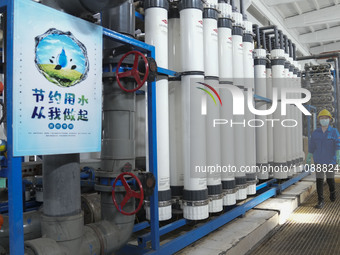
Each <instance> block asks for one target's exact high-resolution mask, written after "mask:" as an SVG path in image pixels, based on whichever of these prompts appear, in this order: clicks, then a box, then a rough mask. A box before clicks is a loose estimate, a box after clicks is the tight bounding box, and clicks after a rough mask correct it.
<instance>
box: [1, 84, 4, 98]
mask: <svg viewBox="0 0 340 255" xmlns="http://www.w3.org/2000/svg"><path fill="white" fill-rule="evenodd" d="M3 91H4V84H3V83H2V82H1V81H0V95H2V92H3Z"/></svg>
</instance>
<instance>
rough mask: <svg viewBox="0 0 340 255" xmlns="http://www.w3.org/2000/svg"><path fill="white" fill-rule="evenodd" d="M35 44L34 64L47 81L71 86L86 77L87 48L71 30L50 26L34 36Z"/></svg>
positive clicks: (87, 64) (87, 63)
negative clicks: (61, 29) (64, 30)
mask: <svg viewBox="0 0 340 255" xmlns="http://www.w3.org/2000/svg"><path fill="white" fill-rule="evenodd" d="M35 45H36V46H35V64H36V66H37V68H38V70H39V72H40V73H41V74H43V75H44V76H45V78H46V79H47V80H48V81H50V82H52V83H54V84H56V85H58V86H60V87H72V86H75V85H76V84H78V83H80V82H82V81H83V80H85V79H86V77H87V73H88V71H89V60H88V56H87V50H86V47H85V46H84V44H83V43H82V42H80V41H79V40H78V39H77V38H75V37H74V36H73V34H72V33H71V32H69V31H68V32H63V31H60V30H58V29H55V28H51V29H49V30H48V31H46V32H45V33H44V34H42V35H39V36H37V37H35Z"/></svg>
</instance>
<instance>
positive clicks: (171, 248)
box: [117, 172, 310, 255]
mask: <svg viewBox="0 0 340 255" xmlns="http://www.w3.org/2000/svg"><path fill="white" fill-rule="evenodd" d="M309 174H310V173H309V172H302V173H301V174H299V175H296V176H294V177H293V178H292V179H290V180H288V181H286V182H284V183H282V184H275V182H276V181H277V180H276V179H271V180H268V181H267V182H264V183H262V184H259V185H257V187H256V190H263V192H262V193H261V194H258V195H257V196H256V197H255V198H253V199H250V200H249V201H247V202H246V203H244V204H242V205H239V206H237V207H235V208H233V209H231V210H230V211H228V212H226V213H224V214H223V215H221V216H219V217H217V218H215V219H212V220H210V221H209V222H207V223H204V224H203V225H201V226H199V227H197V228H195V229H193V230H191V231H188V232H187V233H185V234H184V235H181V236H179V237H177V238H175V239H173V240H172V241H169V242H167V243H165V244H164V245H161V246H159V247H158V249H154V248H152V249H148V248H147V243H148V242H149V241H150V240H151V241H153V240H152V230H151V232H149V233H147V234H144V235H142V236H140V237H138V239H137V241H138V246H135V245H126V246H124V247H123V248H122V249H121V250H120V251H119V252H118V253H117V254H162V255H163V254H173V253H175V252H177V251H179V250H181V249H183V248H184V247H186V246H188V245H190V244H192V243H193V242H195V241H197V240H198V239H200V238H202V237H204V236H205V235H208V234H209V233H211V232H212V231H214V230H216V229H218V228H219V227H221V226H223V225H225V224H226V223H228V222H230V221H232V220H233V219H235V218H237V217H239V216H242V215H244V214H245V213H246V212H247V211H249V210H251V209H252V208H254V207H255V206H257V205H258V204H260V203H262V202H263V201H265V200H267V199H268V198H271V197H273V196H276V195H277V194H279V193H281V192H282V191H283V190H285V189H286V188H288V187H289V186H291V185H293V184H294V183H296V182H298V181H300V180H301V179H302V178H304V177H306V176H307V175H309ZM264 188H267V189H268V190H266V189H264ZM188 222H190V221H189V220H186V219H181V220H178V221H175V222H172V223H170V224H168V225H166V226H164V227H161V228H160V229H159V236H162V235H165V234H167V233H169V232H171V231H173V230H176V229H178V228H180V227H182V226H185V225H186V224H187V223H188ZM141 224H142V225H141ZM138 225H139V226H138V227H137V229H138V230H141V229H144V228H146V227H147V224H146V223H140V224H138ZM140 225H141V226H140ZM136 226H137V225H136Z"/></svg>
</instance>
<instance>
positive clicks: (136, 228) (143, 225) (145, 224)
mask: <svg viewBox="0 0 340 255" xmlns="http://www.w3.org/2000/svg"><path fill="white" fill-rule="evenodd" d="M148 227H150V223H149V222H147V221H143V222H141V223H138V224H135V226H134V227H133V232H138V231H141V230H143V229H146V228H148Z"/></svg>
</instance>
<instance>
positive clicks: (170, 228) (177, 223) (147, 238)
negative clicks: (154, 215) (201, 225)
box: [138, 219, 189, 248]
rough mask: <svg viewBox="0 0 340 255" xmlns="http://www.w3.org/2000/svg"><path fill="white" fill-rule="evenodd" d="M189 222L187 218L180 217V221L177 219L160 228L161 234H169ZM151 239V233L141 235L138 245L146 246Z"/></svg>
mask: <svg viewBox="0 0 340 255" xmlns="http://www.w3.org/2000/svg"><path fill="white" fill-rule="evenodd" d="M188 222H189V220H187V219H180V220H178V221H175V222H173V223H170V224H168V225H165V226H164V227H161V228H160V229H159V235H160V236H162V235H165V234H167V233H169V232H171V231H173V230H175V229H178V228H180V227H183V226H185V225H186V224H188ZM150 240H151V233H147V234H145V235H143V236H141V237H138V246H139V247H142V248H145V247H146V244H147V242H149V241H150Z"/></svg>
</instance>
